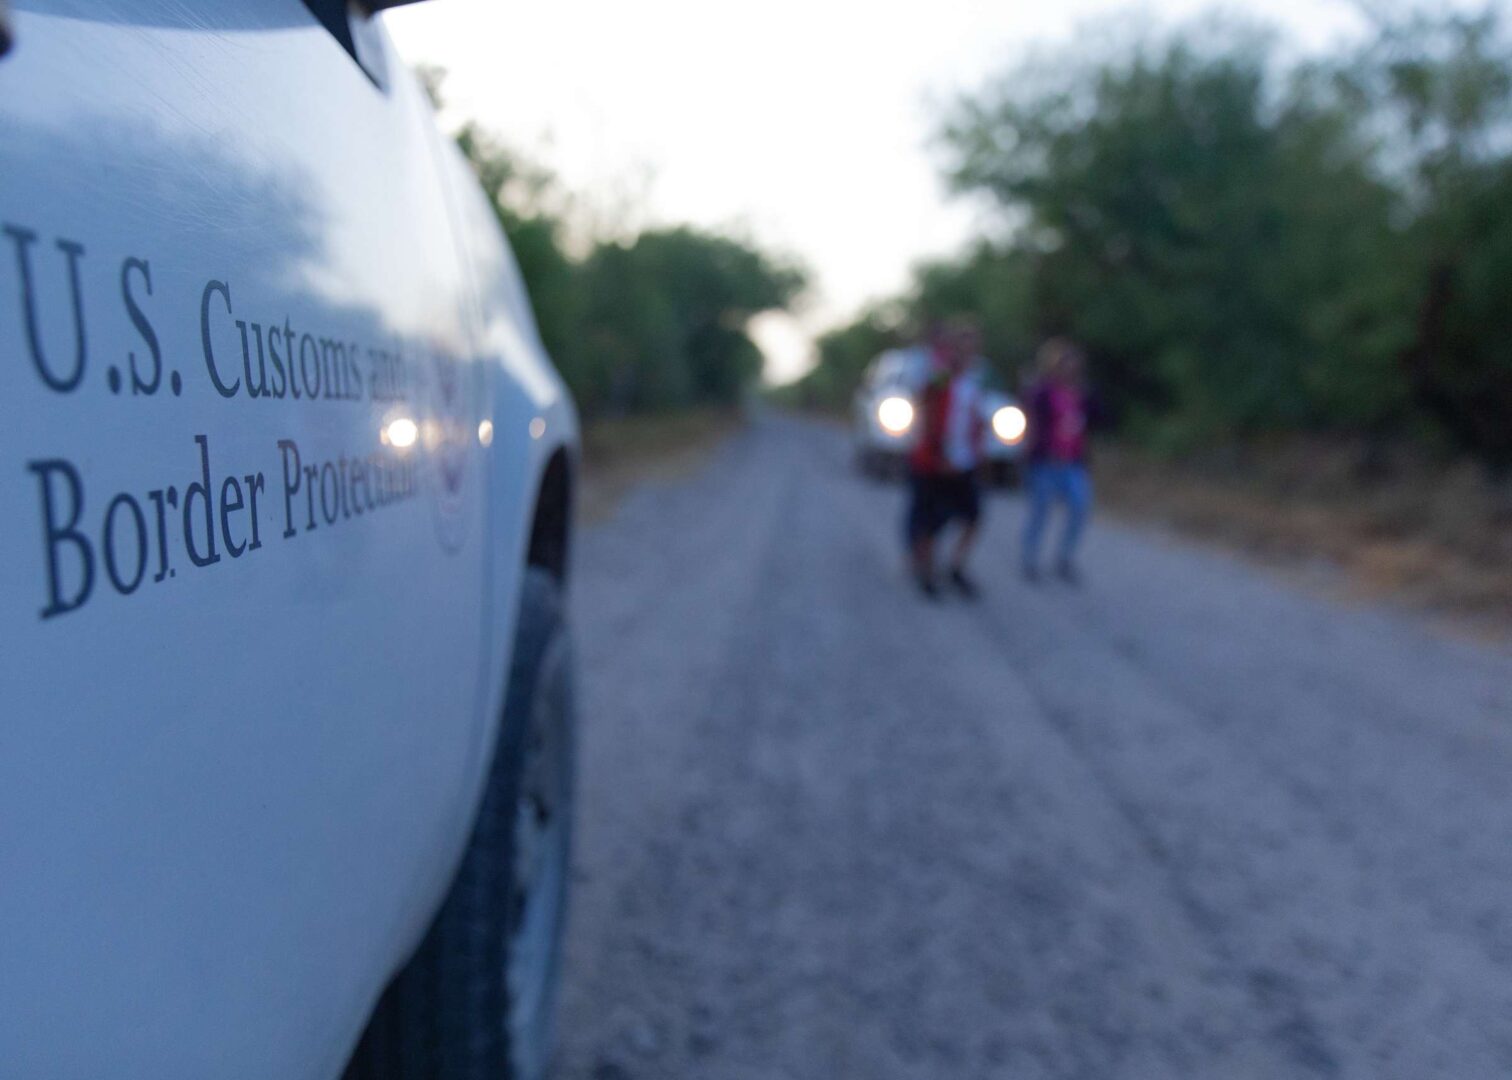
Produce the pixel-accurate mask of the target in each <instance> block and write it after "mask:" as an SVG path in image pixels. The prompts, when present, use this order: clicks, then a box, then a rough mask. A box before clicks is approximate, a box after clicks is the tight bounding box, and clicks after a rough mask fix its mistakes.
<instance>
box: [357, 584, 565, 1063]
mask: <svg viewBox="0 0 1512 1080" xmlns="http://www.w3.org/2000/svg"><path fill="white" fill-rule="evenodd" d="M572 690H573V686H572V677H571V660H570V650H569V646H568V637H567V633H566V627H565V625H564V622H563V617H562V603H561V590H560V588H559V586H558V585H557V583H556V581H555V580H554V579H553V578H552V577H551V576H550V575H549V574H547V573H545V572H544V571H541V570H535V569H532V570H529V571H528V572H527V573H526V576H525V580H524V585H523V587H522V597H521V604H520V619H519V627H518V630H517V633H516V640H515V649H514V657H513V660H512V662H511V665H510V675H509V689H508V693H507V695H506V699H505V705H504V717H503V725H502V728H501V730H500V736H499V744H498V747H497V749H496V750H495V753H494V761H493V765H492V768H491V771H490V775H489V778H488V782H487V786H486V787H485V789H484V793H483V801H482V805H481V806H480V807H479V810H478V817H477V821H476V824H475V825H474V826H473V833H472V837H471V839H470V840H469V842H468V846H467V851H466V854H465V855H464V856H463V859H462V864H461V867H460V868H459V869H458V872H457V877H456V879H455V881H454V882H453V884H452V888H451V892H450V893H449V894H448V895H447V897H446V900H445V902H444V903H443V904H442V907H441V910H440V912H439V913H438V914H437V916H436V919H435V922H434V923H432V925H431V928H430V931H429V932H428V933H427V935H426V937H425V940H424V941H423V942H422V943H421V945H420V947H419V949H418V950H417V951H416V953H415V956H414V958H413V959H412V960H411V961H410V962H409V964H408V965H407V966H406V967H405V968H404V969H403V970H402V971H401V972H400V973H399V975H398V976H396V977H395V979H394V981H393V983H392V984H390V986H389V988H388V990H387V991H386V992H385V993H384V995H383V997H382V999H381V1000H380V1001H379V1003H378V1006H377V1008H376V1009H375V1010H374V1013H373V1017H372V1019H371V1020H370V1021H369V1024H368V1028H367V1031H366V1032H365V1033H364V1035H363V1038H362V1041H361V1043H360V1044H359V1045H358V1048H357V1051H356V1053H355V1054H354V1055H353V1059H352V1063H351V1065H350V1067H349V1068H348V1070H347V1074H346V1080H484V1078H487V1080H505V1078H508V1080H540V1078H541V1077H543V1076H544V1075H545V1073H546V1069H547V1065H548V1064H549V1060H550V1052H551V1042H552V1016H553V1004H554V998H555V994H556V985H557V979H558V973H559V959H560V952H561V938H562V930H563V927H564V923H565V916H566V901H567V889H568V880H569V876H570V869H571V868H570V858H569V856H570V851H571V833H572V776H573V758H574V739H573V735H574V731H573V726H574V724H573V721H574V705H573V695H572Z"/></svg>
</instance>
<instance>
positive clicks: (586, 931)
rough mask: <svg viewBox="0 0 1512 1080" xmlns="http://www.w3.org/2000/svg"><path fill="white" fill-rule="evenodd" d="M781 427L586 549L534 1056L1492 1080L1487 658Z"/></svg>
mask: <svg viewBox="0 0 1512 1080" xmlns="http://www.w3.org/2000/svg"><path fill="white" fill-rule="evenodd" d="M849 464H850V463H849V456H848V450H847V443H846V439H845V436H844V434H843V433H842V432H840V431H838V430H835V429H833V428H830V427H825V426H820V425H815V424H809V423H805V422H801V421H797V420H792V419H786V418H782V417H771V418H767V419H763V420H761V421H759V422H758V423H756V424H754V425H753V426H751V427H750V428H748V429H747V430H745V431H743V432H742V433H740V434H738V435H737V436H735V437H734V438H733V439H732V440H730V441H729V442H728V443H726V444H725V445H724V446H723V447H721V448H720V450H719V451H718V452H717V453H716V454H715V456H714V457H713V459H712V460H711V461H710V463H709V465H708V466H707V467H705V468H703V469H701V470H700V471H698V472H697V473H696V474H694V475H691V476H689V477H688V478H686V479H684V480H680V481H677V482H675V483H663V484H659V485H656V486H648V487H645V488H643V489H641V490H639V491H637V492H636V493H634V494H633V495H632V496H631V497H630V498H629V499H628V500H627V501H626V502H625V503H624V504H623V506H622V507H621V509H620V511H619V512H618V513H617V515H616V516H615V517H614V518H613V519H612V520H611V521H609V522H608V523H606V524H604V525H602V526H599V527H597V528H594V529H591V530H589V531H587V532H586V533H585V534H584V536H583V538H582V542H581V546H580V549H579V551H578V562H577V577H576V579H575V582H574V585H573V589H574V597H573V605H574V618H575V620H576V626H575V632H576V635H577V642H578V656H579V662H580V666H581V670H582V676H583V679H582V681H583V687H582V713H583V716H584V726H583V732H582V742H581V774H580V785H581V787H580V799H579V845H578V851H577V860H576V861H577V867H578V870H577V886H576V894H575V897H574V909H573V913H572V921H571V927H570V930H569V934H568V946H567V970H566V974H565V977H564V985H563V999H562V1011H561V1017H560V1030H559V1042H560V1052H559V1067H558V1074H557V1075H558V1076H559V1077H561V1078H564V1080H580V1078H583V1080H589V1078H591V1080H680V1078H693V1077H698V1078H708V1080H758V1078H759V1080H768V1078H770V1080H779V1078H781V1080H788V1078H791V1080H847V1078H857V1080H892V1078H908V1080H927V1078H936V1077H938V1078H951V1080H954V1078H971V1077H1003V1078H1014V1080H1020V1078H1025V1080H1027V1078H1036V1077H1087V1078H1098V1080H1103V1078H1115V1077H1137V1078H1145V1077H1149V1078H1152V1080H1165V1078H1176V1077H1197V1078H1203V1080H1208V1078H1214V1080H1242V1078H1263V1080H1273V1078H1281V1077H1360V1078H1369V1080H1383V1078H1392V1077H1401V1078H1404V1080H1425V1078H1433V1077H1446V1078H1454V1080H1478V1078H1487V1080H1491V1078H1506V1077H1509V1076H1512V653H1509V652H1508V651H1507V650H1504V649H1498V648H1493V647H1489V646H1485V645H1476V644H1472V643H1468V642H1464V641H1457V640H1453V639H1450V638H1448V637H1446V636H1443V635H1442V634H1439V633H1436V632H1435V631H1433V630H1431V629H1430V628H1428V627H1426V626H1425V625H1423V624H1421V623H1420V622H1419V621H1417V620H1414V619H1410V618H1407V617H1404V616H1401V615H1396V614H1392V613H1389V612H1383V611H1373V610H1367V609H1362V608H1346V607H1342V606H1339V605H1338V604H1335V603H1333V602H1330V601H1328V600H1325V599H1321V598H1318V597H1316V596H1310V595H1307V594H1305V593H1303V592H1301V591H1299V590H1298V589H1297V588H1295V587H1293V586H1291V585H1288V584H1286V583H1283V582H1281V581H1279V580H1277V579H1276V578H1275V577H1274V576H1272V575H1270V574H1268V573H1266V572H1264V571H1260V570H1257V569H1254V568H1252V567H1249V566H1246V565H1244V564H1243V563H1241V562H1238V561H1236V560H1233V559H1230V558H1227V557H1224V556H1222V555H1219V554H1215V553H1211V552H1207V551H1203V550H1201V549H1197V548H1193V547H1189V546H1185V545H1183V544H1180V543H1178V542H1176V541H1173V540H1169V539H1163V538H1161V537H1159V536H1157V535H1154V534H1151V533H1145V532H1139V531H1135V530H1131V529H1124V528H1119V527H1116V526H1114V525H1111V524H1109V523H1107V522H1106V521H1105V520H1104V521H1098V522H1096V523H1095V524H1096V527H1095V530H1094V532H1093V534H1092V536H1091V537H1090V542H1089V545H1088V547H1087V550H1086V553H1085V556H1086V566H1087V576H1088V582H1087V584H1086V586H1085V587H1084V588H1081V589H1079V590H1074V589H1071V588H1068V587H1065V586H1051V585H1049V584H1046V585H1042V586H1039V587H1033V586H1029V585H1027V584H1024V583H1021V582H1020V581H1019V580H1018V579H1017V577H1016V575H1015V573H1014V567H1015V562H1014V555H1015V539H1016V533H1017V529H1018V523H1019V521H1020V515H1021V507H1020V505H1019V503H1018V500H1017V499H1015V498H1011V497H1003V498H994V499H993V500H991V501H990V502H989V504H988V514H989V519H988V522H987V527H986V533H985V535H984V539H983V544H982V547H981V549H980V550H979V553H978V554H979V559H978V562H977V567H978V571H979V576H980V578H981V581H982V584H983V586H984V596H983V598H982V599H981V600H980V601H979V602H977V603H975V604H970V603H966V602H964V601H961V600H956V599H952V600H950V601H948V602H944V603H940V604H934V605H932V604H930V603H928V602H927V601H925V600H924V599H923V598H921V597H919V596H918V595H917V594H916V593H915V592H914V591H913V590H912V588H911V587H910V586H909V585H908V583H907V581H906V579H905V577H904V575H903V570H902V560H901V555H900V551H899V541H898V534H899V520H900V516H901V512H902V500H903V494H902V492H901V490H900V489H898V488H895V487H887V486H882V485H877V484H873V483H869V482H866V481H863V480H861V479H860V478H858V477H857V476H856V475H854V474H853V473H852V471H851V470H850V467H849Z"/></svg>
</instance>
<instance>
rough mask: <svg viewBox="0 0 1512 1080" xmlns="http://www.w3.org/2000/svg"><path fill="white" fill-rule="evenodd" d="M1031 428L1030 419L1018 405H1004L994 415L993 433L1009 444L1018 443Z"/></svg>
mask: <svg viewBox="0 0 1512 1080" xmlns="http://www.w3.org/2000/svg"><path fill="white" fill-rule="evenodd" d="M1028 427H1029V418H1028V417H1026V416H1025V415H1024V410H1023V409H1021V408H1019V407H1018V406H1017V405H1004V406H1003V407H1002V408H1001V409H999V410H998V411H997V412H995V413H993V414H992V431H993V433H994V434H995V435H997V437H998V438H999V439H1002V440H1003V442H1005V443H1008V444H1010V445H1011V444H1013V443H1016V442H1018V441H1019V440H1020V439H1022V438H1023V437H1024V432H1025V430H1027V429H1028Z"/></svg>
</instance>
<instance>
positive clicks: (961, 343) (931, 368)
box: [907, 319, 986, 599]
mask: <svg viewBox="0 0 1512 1080" xmlns="http://www.w3.org/2000/svg"><path fill="white" fill-rule="evenodd" d="M925 349H926V351H927V352H928V361H927V364H925V365H924V376H923V378H924V384H923V386H922V387H920V389H919V392H918V395H917V398H916V400H917V401H918V411H919V420H920V430H919V439H918V442H917V443H916V444H915V445H914V449H913V453H912V455H911V456H910V458H909V472H910V487H911V493H910V500H909V507H908V522H907V527H908V544H909V552H910V555H911V557H912V560H913V574H914V580H915V581H916V582H917V583H918V586H919V588H920V590H921V591H923V593H924V595H925V596H927V597H929V598H931V599H934V598H936V597H937V596H938V595H939V586H938V584H937V583H936V581H935V541H936V540H937V538H938V537H939V535H940V532H941V531H942V530H943V529H944V528H945V526H947V525H949V524H950V523H951V522H953V521H959V522H960V523H961V533H960V535H959V536H958V537H957V539H956V543H955V548H954V550H953V552H952V554H951V559H950V570H949V574H948V577H949V581H950V583H951V585H953V586H954V587H955V588H956V589H957V590H958V591H959V592H960V593H961V594H962V595H964V596H966V597H968V598H970V597H974V596H976V594H977V587H976V584H975V583H974V582H973V581H972V580H971V578H970V577H968V576H967V574H966V560H967V557H968V556H969V555H970V554H971V548H972V545H973V544H974V543H975V541H976V535H977V523H978V522H979V521H980V519H981V506H982V500H981V495H980V493H979V491H978V488H977V474H978V472H979V470H980V467H981V464H982V450H983V444H984V440H985V438H986V424H985V422H984V421H983V419H982V410H981V407H980V406H981V402H980V397H981V393H982V390H981V386H980V384H979V382H978V379H977V374H976V371H975V363H974V362H975V361H976V359H977V356H978V353H979V352H980V351H981V331H980V330H979V329H978V328H977V325H976V324H975V323H974V322H971V321H970V320H966V319H956V320H952V321H951V322H948V323H945V324H943V325H936V326H934V327H931V329H930V331H929V333H928V335H927V343H926V345H925Z"/></svg>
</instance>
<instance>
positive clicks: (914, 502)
mask: <svg viewBox="0 0 1512 1080" xmlns="http://www.w3.org/2000/svg"><path fill="white" fill-rule="evenodd" d="M911 482H912V486H913V498H912V499H911V500H910V502H909V506H908V539H909V541H910V542H913V541H916V540H922V539H925V538H926V537H933V536H934V535H935V534H936V533H938V532H939V531H940V530H941V529H943V528H944V527H945V526H946V525H948V524H949V523H950V522H952V521H960V522H961V523H962V524H965V525H975V524H976V522H977V519H978V518H979V517H981V516H982V498H981V495H980V494H979V493H978V492H977V479H976V474H975V473H970V472H958V473H938V474H925V473H915V474H914V475H913V476H912V477H911Z"/></svg>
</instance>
